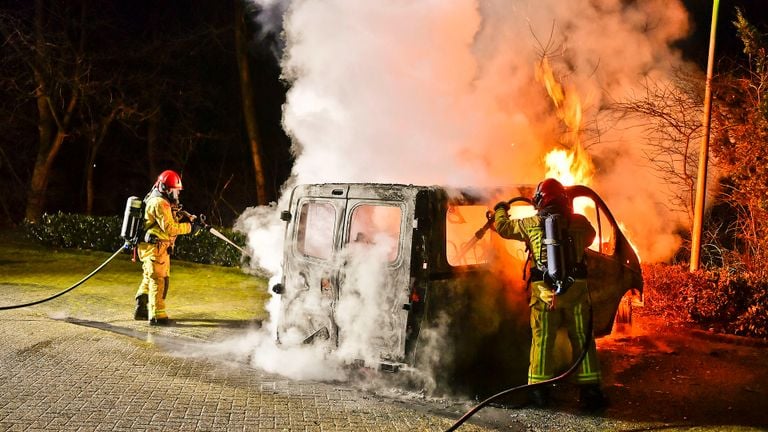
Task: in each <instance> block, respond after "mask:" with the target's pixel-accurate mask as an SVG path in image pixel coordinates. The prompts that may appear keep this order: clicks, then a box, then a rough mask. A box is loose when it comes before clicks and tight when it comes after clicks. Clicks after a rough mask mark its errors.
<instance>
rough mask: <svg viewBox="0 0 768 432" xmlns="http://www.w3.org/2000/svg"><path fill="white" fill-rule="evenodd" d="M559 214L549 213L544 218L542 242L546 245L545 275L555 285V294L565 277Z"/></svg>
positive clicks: (560, 288)
mask: <svg viewBox="0 0 768 432" xmlns="http://www.w3.org/2000/svg"><path fill="white" fill-rule="evenodd" d="M561 218H562V216H560V215H550V216H548V217H547V218H546V219H545V220H544V244H545V245H546V247H547V276H549V280H550V281H551V282H553V283H554V284H555V285H556V286H554V287H552V288H555V290H556V292H557V294H560V293H561V290H562V289H563V288H562V283H563V281H564V279H565V276H566V275H565V273H566V268H565V266H566V263H565V250H564V249H565V248H564V247H563V241H562V240H563V239H562V238H560V237H561V236H562V235H561V234H562V233H561V232H560V219H561Z"/></svg>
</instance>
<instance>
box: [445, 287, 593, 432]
mask: <svg viewBox="0 0 768 432" xmlns="http://www.w3.org/2000/svg"><path fill="white" fill-rule="evenodd" d="M587 293H589V288H587ZM592 339H593V337H592V301H591V300H590V302H589V325H588V326H587V338H586V340H584V346H583V347H582V348H581V354H580V355H579V357H578V358H577V359H576V361H574V362H573V364H572V365H571V367H569V368H568V370H566V371H565V372H563V373H562V374H560V375H558V376H556V377H554V378H550V379H548V380H546V381H540V382H537V383H531V384H523V385H519V386H517V387H512V388H508V389H506V390H502V391H501V392H499V393H496V394H495V395H493V396H491V397H489V398H487V399H485V400H484V401H482V402H480V403H479V404H477V405H475V406H474V407H472V409H470V410H469V411H467V412H466V413H465V414H464V415H463V416H461V418H460V419H458V420H456V423H454V424H453V425H452V426H451V427H450V428H448V429H446V432H451V431H455V430H456V429H458V428H459V426H461V425H462V424H464V422H466V421H467V420H469V418H470V417H472V416H473V415H475V414H476V413H477V412H478V411H480V410H481V409H483V408H484V407H485V406H486V405H488V404H489V403H491V402H493V401H495V400H496V399H499V398H501V397H504V396H507V395H509V394H512V393H514V392H516V391H520V390H532V389H534V388H539V387H545V386H547V385H550V384H554V383H557V382H560V381H562V380H564V379H566V378H568V377H569V376H571V375H572V374H573V373H574V372H576V369H578V367H579V366H580V365H581V362H582V361H584V358H585V357H586V356H587V351H588V350H589V345H590V344H591V343H592Z"/></svg>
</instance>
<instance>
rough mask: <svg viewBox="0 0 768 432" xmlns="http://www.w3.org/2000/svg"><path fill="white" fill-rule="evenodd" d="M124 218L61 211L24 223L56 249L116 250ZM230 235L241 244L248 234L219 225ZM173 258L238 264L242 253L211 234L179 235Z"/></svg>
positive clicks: (28, 234)
mask: <svg viewBox="0 0 768 432" xmlns="http://www.w3.org/2000/svg"><path fill="white" fill-rule="evenodd" d="M121 224H122V220H121V219H120V218H118V217H117V216H85V215H80V214H67V213H62V212H58V213H55V214H45V215H43V217H42V218H41V219H40V221H39V222H37V223H29V222H24V223H23V224H22V228H23V231H24V234H25V236H26V237H27V238H29V239H30V240H34V241H37V242H39V243H41V244H43V245H45V246H49V247H54V248H74V249H90V250H97V251H105V252H114V251H116V250H117V249H118V248H120V247H121V246H122V245H123V244H124V241H123V240H122V239H121V238H120V229H121ZM217 230H218V231H219V232H221V233H222V234H224V236H226V237H227V238H229V239H230V240H232V241H233V242H235V243H236V244H238V245H240V246H241V247H242V246H243V245H244V244H245V236H244V235H242V234H240V233H236V232H233V231H232V230H231V229H226V228H217ZM173 257H174V258H175V259H180V260H184V261H190V262H196V263H201V264H215V265H220V266H228V267H237V266H239V265H240V264H241V262H242V260H241V253H240V252H239V251H238V250H236V249H235V248H233V247H232V246H230V245H228V244H227V243H225V242H224V241H222V240H220V239H218V238H216V237H214V236H213V235H211V234H208V233H204V232H201V233H199V234H197V235H195V236H189V235H186V236H179V237H178V238H177V240H176V247H175V248H174V251H173Z"/></svg>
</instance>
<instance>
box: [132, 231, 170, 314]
mask: <svg viewBox="0 0 768 432" xmlns="http://www.w3.org/2000/svg"><path fill="white" fill-rule="evenodd" d="M170 245H171V243H170V242H167V241H158V242H157V243H155V244H150V243H139V246H138V252H139V259H140V260H141V269H142V279H141V284H139V290H138V291H137V292H136V297H138V296H140V295H142V294H147V295H148V297H149V302H148V304H147V309H148V312H149V319H150V320H151V319H152V318H168V314H167V313H166V312H165V297H166V295H167V294H168V283H169V280H170V274H171V256H170V254H169V253H168V248H169V247H170Z"/></svg>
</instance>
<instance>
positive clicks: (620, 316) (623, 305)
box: [616, 291, 632, 325]
mask: <svg viewBox="0 0 768 432" xmlns="http://www.w3.org/2000/svg"><path fill="white" fill-rule="evenodd" d="M616 324H625V325H628V324H632V292H631V291H628V292H626V293H624V296H623V297H622V298H621V301H620V302H619V309H618V310H617V311H616Z"/></svg>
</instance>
